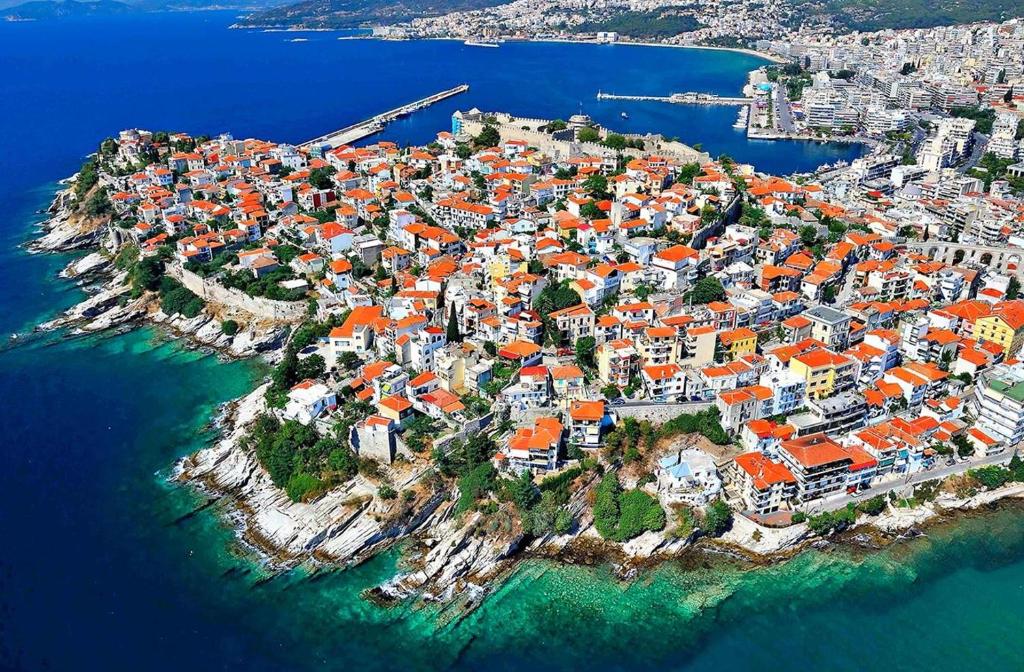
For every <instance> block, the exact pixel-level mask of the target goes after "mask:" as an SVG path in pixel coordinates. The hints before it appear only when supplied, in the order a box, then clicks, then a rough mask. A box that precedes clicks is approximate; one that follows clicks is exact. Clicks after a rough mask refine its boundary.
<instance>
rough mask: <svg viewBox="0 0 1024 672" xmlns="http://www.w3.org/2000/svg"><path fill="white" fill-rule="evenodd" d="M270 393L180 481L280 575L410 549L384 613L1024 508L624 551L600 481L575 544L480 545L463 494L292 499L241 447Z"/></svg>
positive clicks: (385, 586)
mask: <svg viewBox="0 0 1024 672" xmlns="http://www.w3.org/2000/svg"><path fill="white" fill-rule="evenodd" d="M265 387H266V385H265V384H264V385H262V386H260V387H258V388H256V390H254V391H253V392H251V393H250V394H248V395H246V396H245V397H242V398H240V399H238V400H235V401H233V402H230V404H229V405H228V407H227V410H226V411H225V412H224V413H223V414H222V416H221V417H220V418H219V419H218V422H217V423H216V424H217V426H218V427H219V428H220V430H221V432H222V434H221V438H220V439H219V440H217V441H216V443H215V444H214V445H212V446H210V447H207V448H204V449H202V450H200V451H198V452H196V453H194V454H192V455H189V456H187V457H185V458H182V459H181V460H180V461H179V462H178V463H177V464H176V465H175V467H174V470H173V474H172V475H171V477H170V480H171V481H173V482H175V483H177V484H180V485H183V486H187V487H191V488H194V489H195V490H197V491H198V492H200V493H202V494H203V495H204V497H206V498H207V501H206V503H204V504H203V505H202V506H201V508H206V507H207V506H209V505H210V504H211V503H212V502H213V501H220V500H223V501H224V502H226V503H227V511H228V513H227V515H226V518H227V520H228V521H229V522H230V524H231V526H232V527H233V529H234V532H235V536H236V538H237V539H238V541H239V543H240V544H241V545H242V546H243V547H244V548H246V549H248V550H250V551H252V552H253V553H254V554H255V556H256V558H257V559H258V561H260V562H261V563H263V564H264V565H265V566H267V567H268V569H270V570H271V571H273V572H281V571H287V570H290V569H292V568H294V567H297V566H313V567H331V568H346V567H353V566H357V565H359V564H362V563H363V562H366V561H368V560H370V559H372V558H373V557H375V556H377V555H378V554H380V553H383V552H385V551H388V550H390V549H393V548H394V547H395V546H396V545H398V544H401V545H402V548H403V549H404V551H403V558H402V559H403V565H405V566H406V567H407V569H406V570H404V571H400V572H398V573H397V574H396V575H395V576H393V577H392V578H391V579H390V580H388V581H386V582H385V583H382V584H381V585H379V586H377V587H375V588H373V589H372V590H370V591H368V597H371V598H373V599H374V601H377V602H380V603H383V604H391V603H394V602H399V601H403V600H409V599H414V600H417V599H422V600H425V601H428V602H436V601H440V602H454V603H457V604H458V603H463V604H465V605H469V606H468V608H475V606H478V605H479V603H480V602H481V599H480V598H482V597H483V596H484V595H486V594H489V593H491V592H493V591H496V590H498V589H499V588H500V587H501V586H502V585H503V583H504V580H505V579H507V578H508V577H509V576H512V575H513V574H514V573H515V571H516V570H517V569H518V568H519V567H520V566H521V565H522V564H523V563H524V562H528V561H530V560H536V559H544V560H552V561H556V562H558V563H561V564H565V565H582V566H593V565H602V564H603V565H609V566H611V567H612V568H613V573H614V575H615V576H616V577H617V578H618V579H620V580H623V581H626V582H630V581H633V580H639V579H642V577H643V576H644V572H646V571H648V570H651V569H654V568H656V567H658V566H660V565H661V564H663V563H666V562H671V561H680V560H685V559H686V558H687V557H691V556H692V555H697V556H719V557H728V558H731V559H733V560H735V561H739V562H741V563H743V564H744V565H746V566H748V567H751V568H756V567H766V566H773V565H777V564H779V563H784V562H787V561H790V560H792V559H793V558H795V557H796V556H798V555H800V554H802V553H803V552H805V551H809V550H816V549H827V548H831V547H834V546H850V547H853V548H857V549H863V550H865V551H871V552H874V551H880V550H883V549H885V548H889V547H891V546H893V545H895V544H898V543H901V542H904V541H907V540H911V539H914V538H917V537H919V536H922V535H926V534H927V530H928V529H929V528H930V527H932V526H935V525H941V524H950V523H953V524H955V523H956V521H957V520H958V519H960V518H961V517H963V516H965V515H969V514H971V513H973V512H977V511H980V510H982V509H986V508H990V507H993V506H998V505H1000V504H1001V503H1010V502H1013V503H1018V502H1024V484H1021V483H1011V484H1007V485H1004V486H1002V487H1000V488H997V489H994V490H987V491H982V492H979V493H977V494H975V495H973V496H970V497H966V498H957V497H955V496H953V495H952V494H949V493H946V492H943V493H942V494H940V495H939V496H938V497H937V498H936V499H935V500H934V501H930V502H925V503H922V504H919V505H917V506H913V507H909V508H903V507H899V506H896V505H893V504H890V505H888V506H887V508H886V510H885V511H883V512H882V513H881V514H879V515H876V516H869V515H866V514H860V515H858V518H857V520H856V522H855V523H854V524H853V525H851V526H850V527H849V528H846V529H845V530H841V531H837V532H833V533H831V534H828V535H824V536H821V535H817V534H814V533H812V532H811V531H810V529H809V528H808V526H807V524H806V523H800V524H796V525H792V526H790V527H788V528H781V529H775V528H767V527H763V526H761V525H758V524H756V523H754V522H753V521H751V520H749V519H747V518H745V517H743V516H741V515H736V516H735V517H734V522H733V524H732V527H731V529H730V530H729V531H727V532H726V533H725V534H723V535H722V536H721V537H718V538H711V537H703V536H701V535H699V534H697V533H692V534H691V535H690V536H689V537H686V538H678V539H676V538H673V537H671V536H670V535H668V534H667V533H666V532H647V533H644V534H642V535H641V536H639V537H636V538H634V539H632V540H630V541H629V542H625V543H621V544H620V543H614V542H610V541H606V540H604V539H602V538H601V537H600V536H599V535H598V534H597V532H596V530H595V529H594V527H593V525H592V518H591V517H590V515H589V514H590V512H589V511H588V510H586V507H585V506H584V505H583V504H584V502H585V500H586V497H587V493H588V492H589V491H590V489H591V487H592V486H593V485H594V484H595V483H596V482H597V480H599V479H598V478H597V477H593V478H592V479H591V482H590V483H586V484H584V485H583V487H581V488H580V490H579V491H577V493H576V494H575V495H574V499H573V504H574V505H575V506H574V508H575V510H576V512H577V515H578V516H579V518H578V522H577V525H576V526H575V527H574V529H572V530H571V531H570V532H569V533H568V534H565V535H555V534H551V535H547V536H544V537H540V538H534V539H530V538H528V537H527V536H526V535H524V534H523V533H522V532H521V531H516V530H512V531H510V532H509V533H507V534H497V533H493V532H491V533H489V534H488V535H485V536H480V535H479V534H477V530H478V528H479V526H480V525H481V524H483V519H482V517H481V515H480V514H479V513H473V514H470V515H468V516H467V517H466V518H465V519H461V520H460V518H459V517H458V516H457V515H455V513H454V508H455V503H456V501H457V492H456V491H455V490H454V489H451V488H447V489H446V488H441V489H440V490H433V491H431V492H426V493H417V497H416V500H415V502H413V504H412V505H411V506H410V507H405V508H403V510H402V512H401V514H400V515H395V514H396V506H397V505H396V504H387V503H384V502H381V501H380V500H379V499H377V498H370V501H365V500H359V501H356V500H357V497H356V495H355V492H358V490H359V488H358V486H357V487H356V488H355V490H353V487H352V486H351V485H349V486H348V487H346V488H345V489H343V490H342V491H338V490H337V489H336V490H333V491H329V492H328V493H326V494H325V495H323V496H321V497H319V498H318V499H315V500H313V501H311V502H309V503H294V502H291V501H290V500H288V498H287V497H286V496H285V494H284V492H283V491H282V490H280V489H278V488H276V487H275V486H274V485H273V484H272V483H271V482H270V479H269V475H268V474H267V473H266V472H265V471H264V470H263V468H262V467H261V466H260V465H259V463H258V462H257V460H256V459H255V456H253V455H252V454H250V453H249V452H248V451H247V450H246V449H245V448H243V447H242V446H241V445H240V444H239V439H240V437H241V436H242V435H243V434H244V432H245V429H246V426H247V424H248V423H249V422H251V421H252V420H253V419H254V418H255V417H256V416H257V415H259V413H260V412H262V410H263V409H264V408H265V406H264V403H263V392H264V390H265ZM370 487H371V488H372V484H371V485H370Z"/></svg>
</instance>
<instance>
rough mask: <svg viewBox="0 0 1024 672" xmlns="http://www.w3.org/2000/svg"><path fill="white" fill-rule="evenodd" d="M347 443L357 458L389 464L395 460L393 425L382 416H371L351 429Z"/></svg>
mask: <svg viewBox="0 0 1024 672" xmlns="http://www.w3.org/2000/svg"><path fill="white" fill-rule="evenodd" d="M349 443H350V444H351V445H352V450H354V451H355V453H356V455H358V456H359V457H367V458H370V459H371V460H377V461H378V462H383V463H385V464H391V463H392V462H394V460H395V447H396V441H395V423H394V422H392V421H391V420H390V419H389V418H385V417H384V416H382V415H371V416H369V417H368V418H366V419H365V420H362V421H360V422H357V423H356V424H355V425H354V426H353V427H352V430H351V432H350V434H349Z"/></svg>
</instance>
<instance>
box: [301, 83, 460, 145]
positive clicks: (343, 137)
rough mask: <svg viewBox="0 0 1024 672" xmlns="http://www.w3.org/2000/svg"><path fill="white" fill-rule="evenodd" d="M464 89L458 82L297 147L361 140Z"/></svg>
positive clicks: (348, 142) (343, 143)
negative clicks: (456, 84) (450, 86)
mask: <svg viewBox="0 0 1024 672" xmlns="http://www.w3.org/2000/svg"><path fill="white" fill-rule="evenodd" d="M466 91H469V84H459V85H458V86H456V87H453V88H451V89H445V90H444V91H439V92H437V93H435V94H433V95H431V96H427V97H426V98H420V99H419V100H416V101H413V102H411V103H407V104H405V105H402V106H401V107H396V108H395V109H393V110H388V111H387V112H383V113H381V114H378V115H376V116H373V117H370V118H369V119H366V120H364V121H360V122H358V123H355V124H352V125H351V126H346V127H345V128H341V129H338V130H337V131H331V132H330V133H325V134H324V135H321V136H319V137H316V138H313V139H312V140H307V141H306V142H303V143H301V144H300V145H299V147H300V148H302V149H308V148H310V147H313V146H317V145H330V146H331V147H340V146H341V145H348V144H351V143H353V142H355V141H357V140H362V139H363V138H366V137H369V136H371V135H374V134H375V133H380V132H381V131H383V130H384V129H385V128H386V127H387V125H388V124H389V123H391V122H392V121H394V120H395V119H399V118H401V117H404V116H406V115H409V114H412V113H413V112H416V111H418V110H422V109H424V108H426V107H430V106H431V105H433V104H434V103H438V102H440V101H442V100H445V99H446V98H451V97H452V96H457V95H459V94H460V93H465V92H466Z"/></svg>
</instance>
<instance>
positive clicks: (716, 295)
mask: <svg viewBox="0 0 1024 672" xmlns="http://www.w3.org/2000/svg"><path fill="white" fill-rule="evenodd" d="M686 297H687V300H689V301H692V302H693V303H698V304H704V303H711V302H712V301H721V300H722V299H724V298H725V288H724V287H722V283H721V282H719V280H718V278H716V277H714V276H713V275H710V276H708V277H706V278H701V279H700V280H698V281H697V284H695V285H694V286H693V289H692V290H691V291H690V292H688V293H687V295H686Z"/></svg>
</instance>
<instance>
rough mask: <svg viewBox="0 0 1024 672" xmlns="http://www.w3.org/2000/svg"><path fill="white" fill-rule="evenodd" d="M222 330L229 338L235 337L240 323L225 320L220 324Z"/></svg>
mask: <svg viewBox="0 0 1024 672" xmlns="http://www.w3.org/2000/svg"><path fill="white" fill-rule="evenodd" d="M220 330H221V331H222V332H224V334H225V335H227V336H234V335H235V334H237V333H238V322H236V321H234V320H224V321H223V322H221V323H220Z"/></svg>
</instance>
